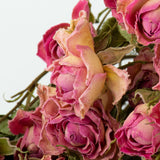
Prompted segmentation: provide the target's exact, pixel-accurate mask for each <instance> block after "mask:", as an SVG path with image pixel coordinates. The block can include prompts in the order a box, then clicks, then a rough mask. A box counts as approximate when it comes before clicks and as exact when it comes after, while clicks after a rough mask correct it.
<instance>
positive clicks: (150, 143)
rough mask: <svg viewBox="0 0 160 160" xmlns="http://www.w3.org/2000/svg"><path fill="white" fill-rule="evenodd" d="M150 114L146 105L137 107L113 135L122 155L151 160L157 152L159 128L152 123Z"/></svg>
mask: <svg viewBox="0 0 160 160" xmlns="http://www.w3.org/2000/svg"><path fill="white" fill-rule="evenodd" d="M150 112H151V110H148V106H147V105H146V104H140V105H138V106H137V107H136V108H135V110H134V111H133V112H132V113H131V114H130V115H129V116H128V117H127V119H126V120H125V122H124V124H123V126H122V127H121V128H119V129H118V130H117V132H116V133H115V137H116V138H117V142H118V145H119V148H120V150H121V151H122V152H123V153H126V154H128V155H131V156H134V155H138V156H143V157H145V158H146V159H152V158H151V156H152V155H153V154H154V153H156V152H157V151H158V149H159V145H157V144H160V135H159V133H160V127H159V126H158V125H157V124H156V123H153V122H154V120H153V118H152V117H151V116H150Z"/></svg>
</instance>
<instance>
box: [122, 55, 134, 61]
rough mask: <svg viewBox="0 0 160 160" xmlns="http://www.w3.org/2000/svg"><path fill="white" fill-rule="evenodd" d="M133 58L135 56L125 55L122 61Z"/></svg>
mask: <svg viewBox="0 0 160 160" xmlns="http://www.w3.org/2000/svg"><path fill="white" fill-rule="evenodd" d="M135 57H136V55H127V56H124V57H123V59H133V58H135ZM123 59H122V60H123Z"/></svg>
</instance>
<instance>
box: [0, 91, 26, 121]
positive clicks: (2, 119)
mask: <svg viewBox="0 0 160 160" xmlns="http://www.w3.org/2000/svg"><path fill="white" fill-rule="evenodd" d="M28 94H29V93H28V92H27V93H26V94H25V95H24V96H23V97H22V99H21V100H20V101H19V102H18V103H17V104H16V106H15V107H14V108H12V109H11V110H10V111H9V112H8V113H7V114H6V115H4V116H3V117H2V118H1V119H0V123H1V122H2V121H4V120H5V119H6V118H8V116H9V115H10V114H12V113H13V112H14V111H15V110H16V109H17V108H18V107H19V106H20V105H21V104H22V102H23V101H24V100H25V98H26V97H27V96H28Z"/></svg>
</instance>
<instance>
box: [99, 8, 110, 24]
mask: <svg viewBox="0 0 160 160" xmlns="http://www.w3.org/2000/svg"><path fill="white" fill-rule="evenodd" d="M108 9H109V8H105V9H104V10H102V11H101V12H100V13H99V14H98V16H97V18H96V23H99V18H100V17H101V15H102V14H103V13H104V12H105V11H107V10H108Z"/></svg>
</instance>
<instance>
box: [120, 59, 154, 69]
mask: <svg viewBox="0 0 160 160" xmlns="http://www.w3.org/2000/svg"><path fill="white" fill-rule="evenodd" d="M136 63H141V64H147V63H152V62H147V61H134V62H129V63H128V64H125V65H123V66H120V67H118V68H119V69H125V68H127V67H129V66H133V65H134V64H136Z"/></svg>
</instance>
